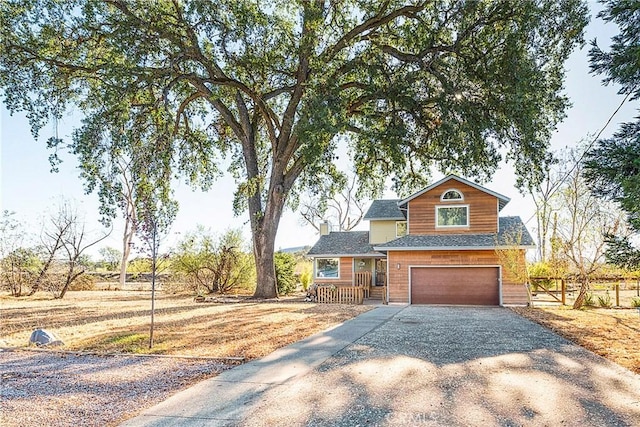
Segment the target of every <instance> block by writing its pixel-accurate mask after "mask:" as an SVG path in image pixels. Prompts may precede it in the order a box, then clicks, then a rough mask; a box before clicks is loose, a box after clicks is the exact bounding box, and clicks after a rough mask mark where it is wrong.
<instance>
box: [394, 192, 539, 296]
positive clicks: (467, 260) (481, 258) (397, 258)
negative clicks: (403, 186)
mask: <svg viewBox="0 0 640 427" xmlns="http://www.w3.org/2000/svg"><path fill="white" fill-rule="evenodd" d="M438 197H439V196H438ZM522 257H523V260H524V251H522ZM388 261H389V264H388V265H389V278H388V284H389V302H391V303H409V266H429V265H460V266H465V265H486V266H495V265H500V260H499V258H498V255H497V254H496V253H495V251H493V250H486V251H480V250H479V251H389V253H388ZM398 264H399V266H400V268H398ZM501 275H502V304H503V305H509V304H514V305H526V304H527V302H528V299H527V290H526V288H525V285H524V283H516V282H515V281H514V280H513V278H512V275H510V274H509V272H508V271H507V269H505V268H502V269H501Z"/></svg>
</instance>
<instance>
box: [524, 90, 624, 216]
mask: <svg viewBox="0 0 640 427" xmlns="http://www.w3.org/2000/svg"><path fill="white" fill-rule="evenodd" d="M635 88H636V86H634V87H632V88H631V89H630V90H629V92H628V93H627V95H626V96H625V97H624V98H623V99H622V101H621V102H620V105H618V107H617V108H616V109H615V110H614V111H613V113H611V115H610V116H609V118H608V119H607V121H606V123H605V124H604V126H602V128H601V129H600V130H599V131H598V133H597V134H596V136H595V137H594V138H593V140H592V141H591V142H590V143H589V145H587V147H586V148H585V149H584V151H583V152H582V154H581V155H580V157H579V158H578V160H577V161H576V162H575V163H574V164H573V166H572V167H571V169H569V170H568V171H567V173H565V175H564V176H563V177H562V179H561V180H560V181H559V182H558V183H557V184H556V185H554V186H553V187H551V191H550V192H549V198H551V197H552V196H553V195H554V194H555V193H556V192H557V191H558V190H559V189H560V187H561V186H562V184H564V182H565V181H566V180H567V178H569V176H570V175H571V174H572V173H573V171H574V170H575V169H576V168H577V167H578V165H579V164H580V163H582V160H583V159H584V157H585V156H586V155H587V152H588V151H589V150H591V149H592V148H593V146H594V144H595V143H596V142H597V141H598V140H599V139H600V135H602V132H604V131H605V129H606V128H607V127H608V126H609V125H610V124H611V121H612V120H613V118H614V117H615V116H616V114H618V112H619V111H620V109H621V108H622V106H623V105H624V104H625V103H626V102H627V100H628V99H629V97H630V96H631V95H632V94H633V92H634V91H635ZM532 197H533V195H532ZM536 215H538V212H537V211H536V212H535V213H534V214H533V215H531V217H530V218H529V219H528V220H526V221H525V225H526V224H528V223H529V222H530V221H531V220H532V219H533V218H535V217H536Z"/></svg>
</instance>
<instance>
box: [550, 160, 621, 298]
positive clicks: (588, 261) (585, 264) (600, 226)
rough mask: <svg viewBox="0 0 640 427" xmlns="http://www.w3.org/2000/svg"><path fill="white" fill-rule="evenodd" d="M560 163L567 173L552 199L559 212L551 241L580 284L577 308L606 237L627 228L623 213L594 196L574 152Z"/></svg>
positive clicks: (600, 260)
mask: <svg viewBox="0 0 640 427" xmlns="http://www.w3.org/2000/svg"><path fill="white" fill-rule="evenodd" d="M561 164H563V165H565V167H567V168H569V169H568V170H566V172H565V174H564V176H565V177H566V179H564V181H563V183H562V186H561V187H559V190H558V191H557V192H556V194H555V195H554V196H553V198H552V199H553V200H552V204H553V205H554V209H555V210H556V211H557V212H558V216H557V222H556V221H555V220H554V223H555V224H554V233H553V234H554V236H553V239H552V240H553V241H554V242H556V243H557V245H558V249H559V252H560V255H561V256H562V257H563V258H564V259H565V260H566V262H567V263H568V265H569V267H570V269H571V270H573V273H574V274H576V276H577V279H578V282H579V283H580V290H579V293H578V296H577V297H576V300H575V302H574V304H573V307H574V308H579V307H581V306H582V304H583V302H584V297H585V295H586V293H587V290H588V289H589V279H590V277H591V276H592V275H593V273H595V272H596V271H597V270H598V268H599V267H601V266H602V264H603V263H604V260H605V258H604V254H605V250H606V238H605V236H606V235H608V234H620V231H621V229H622V228H624V227H626V223H625V218H624V214H623V213H622V212H621V211H620V210H619V209H618V208H617V207H616V206H615V205H614V204H612V203H610V202H607V201H604V200H602V199H599V198H597V197H596V196H594V195H593V194H592V193H591V191H590V190H589V188H588V187H587V184H586V182H585V180H584V178H583V177H582V173H583V164H582V163H581V159H580V156H579V154H578V153H577V152H576V151H575V150H569V151H568V152H567V153H566V155H565V157H564V159H563V161H561Z"/></svg>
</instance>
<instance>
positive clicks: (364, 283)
mask: <svg viewBox="0 0 640 427" xmlns="http://www.w3.org/2000/svg"><path fill="white" fill-rule="evenodd" d="M354 279H355V280H354V282H355V283H354V285H356V286H361V287H362V289H363V291H364V297H365V298H369V292H370V290H371V272H370V271H358V272H356V273H355V277H354Z"/></svg>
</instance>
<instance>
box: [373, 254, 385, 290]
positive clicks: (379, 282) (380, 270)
mask: <svg viewBox="0 0 640 427" xmlns="http://www.w3.org/2000/svg"><path fill="white" fill-rule="evenodd" d="M386 284H387V259H386V258H378V259H376V280H375V285H376V286H385V285H386Z"/></svg>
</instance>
